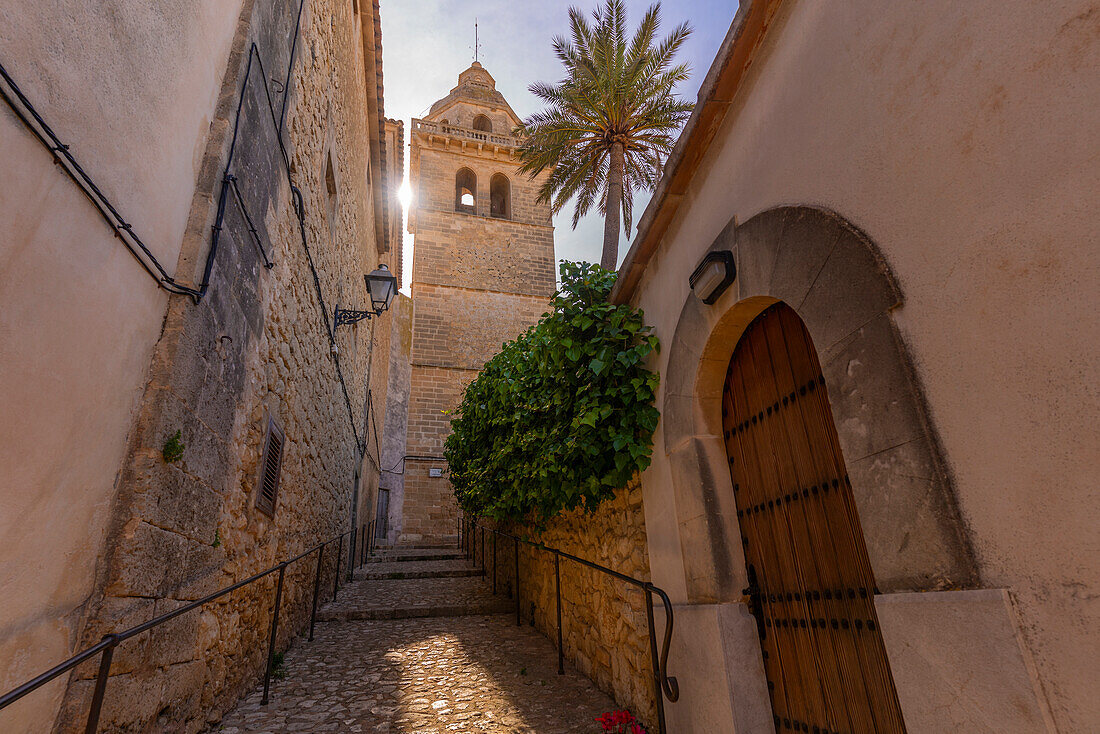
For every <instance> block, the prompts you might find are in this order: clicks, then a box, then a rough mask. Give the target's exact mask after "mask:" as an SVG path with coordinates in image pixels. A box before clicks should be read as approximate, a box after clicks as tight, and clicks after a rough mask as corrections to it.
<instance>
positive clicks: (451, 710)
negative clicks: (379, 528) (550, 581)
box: [210, 546, 617, 734]
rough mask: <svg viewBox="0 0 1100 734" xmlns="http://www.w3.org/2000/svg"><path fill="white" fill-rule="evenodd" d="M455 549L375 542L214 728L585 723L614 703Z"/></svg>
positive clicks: (481, 727) (359, 729)
mask: <svg viewBox="0 0 1100 734" xmlns="http://www.w3.org/2000/svg"><path fill="white" fill-rule="evenodd" d="M514 609H515V607H514V602H513V601H512V600H511V599H509V598H508V597H507V596H505V595H503V594H501V595H499V596H493V594H492V592H491V590H490V588H489V584H488V583H486V580H485V578H484V572H483V571H482V570H481V569H479V568H475V567H474V566H473V565H472V564H470V563H468V562H467V561H466V559H465V556H464V555H463V554H462V553H461V552H460V551H459V550H457V549H455V548H453V547H452V548H438V547H437V548H423V547H421V548H411V547H404V546H402V547H398V548H379V549H376V551H375V552H374V554H373V555H372V558H371V559H370V560H369V561H368V562H367V563H364V564H363V565H362V566H361V567H359V568H358V569H356V571H355V573H354V577H353V580H352V581H351V582H350V583H347V584H345V585H342V586H341V587H340V591H339V593H338V594H337V598H336V600H335V601H332V602H329V603H328V604H325V605H324V606H323V607H322V608H321V609H319V610H318V614H317V622H318V624H317V636H316V640H315V641H313V642H306V641H304V640H298V641H296V642H295V644H293V645H292V647H291V649H290V650H289V651H288V652H287V653H286V656H285V661H284V662H283V664H282V665H281V667H280V668H279V674H278V675H276V676H275V677H274V679H273V680H272V681H271V701H270V703H269V704H267V705H266V706H265V705H263V704H262V703H261V702H260V701H261V696H262V686H257V688H255V689H254V690H253V691H252V692H251V693H249V694H247V695H246V696H245V697H244V698H243V699H242V700H241V701H240V703H239V704H238V705H237V707H236V708H235V709H234V710H232V711H230V712H228V713H227V714H226V716H225V717H224V719H223V720H222V721H221V722H220V723H218V724H216V725H214V726H213V727H212V728H211V729H210V731H212V732H221V734H257V733H259V732H264V734H301V733H303V732H316V733H318V734H320V733H321V732H331V733H332V734H368V733H370V732H378V733H379V734H381V733H383V732H388V733H389V734H453V733H455V732H466V733H468V734H589V732H596V731H598V730H599V725H598V724H597V723H596V717H597V716H599V715H600V714H602V713H604V712H606V711H612V710H614V709H615V708H617V706H616V704H615V703H614V702H613V701H612V700H611V699H610V698H608V697H607V696H606V695H605V694H603V693H601V692H600V691H599V690H598V689H597V688H596V687H595V686H594V685H593V684H592V682H591V681H589V680H588V679H587V678H585V677H583V676H581V675H579V674H578V673H577V672H576V671H575V670H574V669H573V667H572V666H571V665H569V664H568V663H567V664H566V674H565V675H558V673H557V653H556V651H555V649H554V647H553V645H551V644H550V641H549V640H547V639H546V638H545V637H543V636H542V635H541V634H539V633H538V632H537V631H536V630H535V629H534V628H533V627H530V626H528V625H527V624H526V623H525V624H523V625H522V626H517V625H516V621H515V616H514V615H512V614H506V613H505V612H512V611H513V610H514Z"/></svg>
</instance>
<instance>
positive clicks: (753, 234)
mask: <svg viewBox="0 0 1100 734" xmlns="http://www.w3.org/2000/svg"><path fill="white" fill-rule="evenodd" d="M709 249H710V250H728V251H731V252H732V253H733V255H734V261H735V263H736V268H737V277H736V280H735V281H734V283H733V285H732V286H731V287H730V288H729V289H728V290H727V291H726V292H725V293H724V294H722V296H721V297H720V298H719V299H718V300H717V301H715V302H714V303H713V304H710V305H708V304H704V303H703V302H702V301H701V300H700V299H699V298H697V297H696V296H694V295H693V294H692V293H691V292H690V291H685V292H684V300H683V302H682V307H681V311H680V314H679V316H678V318H677V321H676V326H675V327H674V330H673V334H672V336H671V338H667V337H666V338H664V339H663V344H664V346H665V347H666V348H667V351H666V352H665V355H667V357H666V361H665V362H664V363H663V365H662V366H661V381H662V385H661V394H660V396H659V397H658V400H659V404H660V407H661V423H660V425H659V427H658V433H657V436H656V440H657V447H655V448H656V449H657V451H659V452H661V455H660V456H659V457H655V460H654V466H653V467H652V468H651V470H650V472H649V479H648V481H649V482H650V484H649V487H650V488H651V489H647V491H648V492H649V493H648V494H647V495H646V532H647V535H648V539H649V544H650V557H651V565H652V567H653V569H654V583H658V584H660V583H662V582H663V583H664V585H665V588H666V589H670V593H671V594H672V596H673V601H674V603H675V604H677V605H678V606H677V625H678V626H677V630H678V631H677V632H675V633H674V634H675V636H676V640H677V643H676V644H677V645H678V647H677V652H678V654H679V655H683V656H687V657H688V658H689V659H692V660H694V661H695V664H696V665H697V667H698V669H699V670H700V671H704V670H705V671H707V673H706V674H705V675H704V674H702V673H700V675H701V676H702V677H700V678H697V679H694V680H691V681H690V685H685V684H684V683H683V682H682V684H681V700H682V702H683V704H682V707H680V708H674V709H670V712H671V713H670V715H671V716H673V717H674V718H677V717H679V718H677V725H678V726H681V727H687V728H688V730H691V729H692V728H694V729H696V730H702V729H704V728H705V726H711V725H712V724H713V725H714V726H718V727H719V728H720V730H730V731H738V732H740V731H763V730H767V729H769V728H771V727H772V726H774V721H773V718H772V717H773V712H772V710H771V707H770V706H769V703H768V702H769V694H768V689H767V682H768V678H769V675H770V671H767V670H765V669H764V666H763V665H762V664H761V660H760V657H761V656H760V655H759V653H756V650H759V649H760V644H759V636H758V629H759V628H758V625H757V619H758V616H754V615H753V614H751V609H750V607H749V605H748V604H746V601H747V600H746V599H745V595H744V592H743V590H744V589H745V588H746V587H748V586H749V577H748V568H749V559H747V558H746V553H745V550H744V548H743V546H742V541H741V525H740V519H739V518H738V516H737V513H738V510H739V509H740V508H738V506H737V503H736V501H735V498H734V491H733V480H732V477H731V474H730V465H729V457H728V455H727V449H726V445H725V436H724V430H725V429H724V427H723V416H722V402H723V395H724V392H725V388H726V381H727V372H728V369H729V366H730V362H731V359H732V357H733V353H734V350H735V348H736V347H737V345H738V344H739V343H740V342H741V338H742V336H743V335H744V334H745V332H746V329H748V327H749V325H750V324H752V323H753V321H754V320H755V319H756V318H757V317H758V316H760V314H761V313H762V312H764V311H766V310H767V309H769V308H770V307H772V306H774V305H775V304H777V303H783V304H786V306H787V307H789V309H790V310H791V311H792V312H793V313H795V314H797V317H798V318H799V319H800V320H801V323H802V324H803V326H804V328H805V331H806V333H808V334H809V339H810V340H811V341H812V344H813V347H814V349H815V351H816V354H817V357H818V360H819V364H820V374H821V375H822V376H823V377H824V380H825V384H826V385H827V386H828V393H829V396H830V400H829V401H828V411H827V412H828V413H829V414H830V415H831V418H832V423H833V425H834V426H835V432H836V434H835V435H836V439H835V441H836V444H837V446H839V450H840V452H841V454H842V455H843V457H844V462H845V466H846V474H847V475H848V477H849V478H850V481H851V500H852V503H853V505H854V507H855V508H858V517H859V520H860V526H861V529H862V534H863V540H864V545H865V546H866V557H867V561H868V564H869V567H870V569H871V571H872V573H873V578H874V585H873V586H872V587H871V588H874V589H875V591H876V592H881V593H876V594H874V600H873V602H874V605H875V611H876V613H877V614H879V615H883V614H884V612H883V608H882V606H881V603H882V601H883V599H885V598H892V599H895V600H896V601H895V602H893V603H892V606H891V609H892V610H893V611H891V612H890V613H891V614H893V617H892V620H893V621H891V622H890V624H888V621H889V620H887V619H886V618H885V617H883V619H882V622H883V624H882V634H883V639H884V641H885V643H886V650H887V653H888V655H889V661H890V670H891V673H892V675H893V677H894V680H895V682H896V690H897V698H898V699H899V700H900V704H901V710H902V711H903V712H904V713H905V716H906V721H907V722H909V717H910V715H911V714H912V713H913V712H917V716H918V718H917V719H915V720H914V721H916V723H913V722H909V728H910V729H912V730H914V731H917V730H923V729H922V727H921V726H919V724H922V723H923V722H922V720H921V719H920V711H921V701H922V700H923V698H922V697H923V696H924V695H925V693H926V691H927V688H926V687H925V686H924V685H923V684H920V685H915V684H914V682H913V674H912V671H914V670H917V669H919V663H918V662H914V659H913V658H914V656H913V655H911V654H910V653H909V652H907V651H909V650H912V649H915V648H913V647H912V646H911V645H910V641H909V640H902V639H901V637H903V636H904V635H898V634H896V632H897V631H898V630H899V629H901V630H902V631H903V632H905V631H907V629H908V628H905V627H904V625H905V624H908V623H909V622H911V621H912V620H914V619H915V617H914V616H913V615H912V614H909V610H911V607H903V605H904V604H909V603H912V601H911V600H912V597H913V596H917V597H924V598H926V599H927V598H930V597H931V596H932V595H927V594H917V595H912V594H908V595H907V594H906V592H929V591H938V590H942V589H973V588H975V587H976V586H978V583H979V582H978V577H977V568H976V564H975V562H974V558H973V554H972V551H971V549H970V546H969V542H968V538H967V532H966V528H965V526H964V524H963V523H962V521H961V519H960V517H959V513H958V510H957V509H956V505H955V499H954V494H953V491H952V487H951V480H950V473H949V471H948V470H947V466H946V463H945V462H944V460H943V458H942V456H941V454H940V451H939V445H938V441H937V438H936V435H935V432H934V431H933V430H932V427H931V421H930V419H929V416H928V413H927V410H926V407H925V404H924V400H923V397H922V395H921V393H920V389H919V383H918V381H917V379H916V376H915V371H914V369H913V367H912V365H911V363H910V359H909V356H908V353H907V349H906V345H905V343H904V341H903V339H902V338H901V335H900V334H899V332H898V329H897V327H896V325H895V323H894V311H895V309H897V308H898V307H899V306H900V305H901V304H902V293H901V289H900V287H899V285H898V283H897V281H896V280H895V279H894V277H893V275H892V274H891V272H890V270H889V268H888V266H887V264H886V262H885V260H884V259H883V258H882V256H881V254H880V253H879V252H878V250H877V248H876V247H875V245H874V243H873V242H871V240H870V239H869V238H868V237H867V236H866V235H865V234H864V233H863V232H861V231H860V230H859V229H858V228H856V227H855V226H853V225H852V224H850V223H849V222H847V221H845V220H844V219H843V218H842V217H839V216H838V215H836V214H834V213H832V212H828V211H824V210H821V209H816V208H811V207H781V208H777V209H772V210H767V211H764V212H761V213H760V214H757V215H755V216H753V217H752V218H750V219H749V220H747V221H745V222H736V221H731V222H730V223H729V224H728V225H727V227H726V228H725V229H724V230H723V231H722V232H721V233H720V234H719V236H718V237H717V238H716V239H715V240H714V242H713V243H712V244H711V246H710V248H709ZM696 257H698V258H701V257H702V254H701V253H700V254H697V255H696ZM773 403H774V401H773ZM758 412H759V411H758ZM758 420H759V418H758ZM844 588H845V589H847V588H849V587H844ZM855 588H857V589H858V588H859V587H855ZM791 593H792V595H793V593H794V589H791ZM799 593H802V592H799ZM858 593H859V592H858V590H857V594H858ZM785 594H786V590H784V595H785ZM868 594H869V595H871V592H870V589H869V590H868ZM937 596H938V595H937ZM945 603H951V600H950V599H946V601H945ZM927 608H928V607H925V609H927ZM968 613H969V612H968ZM974 614H975V615H978V614H980V613H979V612H974ZM907 615H908V616H907ZM790 616H793V615H788V617H787V618H788V619H789V618H790ZM806 619H807V624H808V620H809V616H808V615H807V616H806ZM831 619H832V618H829V620H830V621H829V625H830V628H831ZM840 619H841V618H840V617H837V620H838V625H839V624H840ZM868 619H874V617H868ZM973 619H975V620H976V619H979V617H977V616H975V617H974V618H973ZM681 620H682V625H683V626H682V627H681V626H680V625H681ZM899 620H902V621H901V622H900V625H901V626H899ZM851 623H852V621H851V619H849V624H851ZM977 623H978V622H975V624H977ZM799 624H800V629H801V623H799ZM968 624H969V622H968ZM876 627H878V625H877V624H876ZM865 628H866V627H865ZM912 629H913V630H914V632H913V635H912V636H911V637H912V641H913V642H914V643H915V642H916V640H917V639H923V638H922V637H921V636H922V635H925V636H926V635H927V634H928V633H927V631H926V630H924V628H920V629H918V628H917V627H913V628H912ZM701 630H709V631H708V632H705V633H704V632H701ZM891 635H893V637H891ZM907 645H909V647H906V646H907ZM898 654H902V655H904V656H907V657H906V662H905V664H904V665H903V668H902V669H901V673H900V674H899V669H898V667H897V661H896V660H895V658H896V657H897V655H898ZM718 671H721V673H724V675H725V679H726V680H728V684H729V688H728V690H726V691H720V690H719V689H718V688H717V687H715V686H713V685H711V683H710V681H713V680H715V675H716V673H717V672H718ZM954 674H955V673H954V672H952V673H951V675H954ZM899 675H901V676H907V678H906V679H904V680H903V678H902V677H899ZM960 675H961V674H960ZM689 678H690V674H689V673H685V674H684V680H685V681H687V680H688V679H689ZM773 682H774V681H773ZM697 689H698V692H697ZM933 718H934V717H933ZM781 722H782V719H781ZM807 723H809V722H807ZM819 726H820V725H819ZM800 728H801V727H800ZM780 730H781V731H783V730H787V729H786V728H785V727H783V726H782V723H781V726H780ZM789 730H790V731H793V730H794V728H793V721H792V726H791V728H790V729H789ZM841 730H847V731H853V730H854V731H861V729H859V728H858V727H857V728H855V729H852V728H850V727H847V726H842V727H841ZM867 730H870V731H873V730H874V728H873V727H872V728H870V729H867ZM887 730H889V729H887ZM809 731H813V724H810V729H809Z"/></svg>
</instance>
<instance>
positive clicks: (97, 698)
mask: <svg viewBox="0 0 1100 734" xmlns="http://www.w3.org/2000/svg"><path fill="white" fill-rule="evenodd" d="M368 530H369V531H370V532H371V534H372V535H373V530H374V522H371V523H370V524H369V525H366V526H363V538H364V539H366V538H367V532H368ZM355 534H356V529H355V528H353V529H351V530H347V531H345V532H343V533H340V534H339V535H337V536H334V537H332V538H329V539H328V540H326V541H324V542H323V543H318V544H317V545H315V546H313V547H311V548H309V549H308V550H305V551H303V552H302V553H299V554H298V555H296V556H294V557H293V558H289V559H287V560H285V561H282V562H281V563H278V564H276V565H274V566H272V567H271V568H268V569H266V570H264V571H260V572H259V573H256V574H253V575H252V576H249V577H248V578H246V579H244V580H243V581H238V582H237V583H235V584H233V585H232V586H227V587H225V588H224V589H219V590H218V591H215V592H213V593H212V594H208V595H207V596H204V597H203V598H201V599H198V600H197V601H193V602H190V603H188V604H185V605H183V606H182V607H179V608H178V609H173V610H172V611H170V612H166V613H165V614H162V615H160V616H159V617H154V618H153V619H150V620H149V621H147V622H143V623H141V624H139V625H137V626H136V627H130V628H129V629H126V630H123V631H122V632H112V633H110V634H107V635H104V636H103V639H102V640H100V641H99V642H97V643H96V644H94V645H92V646H91V647H89V648H87V649H85V650H81V651H80V652H78V653H76V654H75V655H73V656H72V657H70V658H69V659H67V660H65V661H63V662H61V663H58V664H57V665H55V666H54V667H52V668H50V669H49V670H47V671H45V672H43V673H41V674H39V675H37V676H35V677H34V678H32V679H30V680H29V681H27V682H26V683H23V684H22V685H20V686H18V687H16V688H13V689H12V690H10V691H8V692H7V693H5V694H4V695H3V696H0V710H3V709H4V708H6V707H8V706H10V705H11V704H13V703H15V702H16V701H18V700H19V699H21V698H23V697H24V696H26V695H27V694H29V693H31V692H32V691H34V690H36V689H38V688H40V687H42V686H44V685H45V684H47V683H49V682H50V681H52V680H54V679H55V678H57V677H58V676H60V675H62V674H64V673H67V672H68V671H70V670H72V669H73V668H75V667H76V666H77V665H80V664H81V663H83V662H85V661H86V660H89V659H91V658H93V657H95V656H96V655H97V654H98V655H100V661H99V672H98V674H97V675H96V685H95V692H94V694H93V696H92V703H91V707H90V708H89V710H88V720H87V723H86V724H85V727H84V731H85V734H95V732H96V730H97V729H98V727H99V715H100V713H101V711H102V709H103V699H104V697H105V695H106V690H107V679H108V677H109V675H110V672H111V660H112V658H113V656H114V650H115V648H116V647H118V646H119V645H120V644H121V643H123V642H125V641H126V640H128V639H130V638H131V637H136V636H137V635H140V634H142V633H143V632H148V631H149V630H151V629H153V628H154V627H157V626H159V625H162V624H164V623H165V622H167V621H169V620H171V619H174V618H175V617H178V616H180V615H181V614H186V613H187V612H189V611H191V610H192V609H197V608H198V607H201V606H203V605H204V604H208V603H210V602H212V601H214V600H215V599H218V598H219V597H222V596H225V595H226V594H229V593H231V592H233V591H236V590H237V589H240V588H241V587H244V586H248V585H249V584H251V583H254V582H256V581H259V580H260V579H262V578H265V577H267V576H270V575H271V574H273V573H275V572H278V574H279V576H278V581H277V582H276V587H275V601H274V605H273V609H272V615H271V631H270V633H269V638H268V650H267V668H266V669H265V671H264V694H263V698H262V699H261V700H260V703H261V704H263V705H266V704H267V703H268V700H269V695H268V694H269V692H270V687H271V669H272V666H273V665H274V660H275V643H276V637H277V636H278V632H279V609H280V607H281V605H282V596H283V578H284V576H285V575H286V569H287V566H289V565H291V564H292V563H295V562H296V561H300V560H301V559H303V558H305V557H306V556H308V555H310V554H312V553H314V552H316V553H317V572H316V575H315V577H314V582H313V604H312V608H311V611H310V617H309V641H310V642H312V641H313V630H314V626H315V625H316V621H317V599H318V596H319V594H320V586H321V563H322V561H323V560H324V553H325V547H326V546H328V545H329V544H330V543H339V545H338V546H337V551H336V574H335V579H334V583H333V591H332V598H333V599H335V598H336V593H337V592H338V591H339V588H340V561H341V559H342V558H343V546H344V538H345V537H346V536H348V535H351V536H352V540H351V541H350V542H349V543H348V568H349V579H350V577H351V569H352V568H353V566H355V565H356V561H357V560H358V561H359V563H358V565H362V564H363V563H365V562H366V560H367V559H368V558H369V556H370V553H371V551H372V550H373V543H371V542H370V541H369V540H368V541H367V542H364V543H362V545H361V553H360V556H359V558H358V559H357V558H356V557H355V545H354V539H355Z"/></svg>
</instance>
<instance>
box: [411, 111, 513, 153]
mask: <svg viewBox="0 0 1100 734" xmlns="http://www.w3.org/2000/svg"><path fill="white" fill-rule="evenodd" d="M412 130H413V132H414V133H422V134H425V135H444V136H447V137H451V138H460V139H463V140H472V141H475V142H478V143H488V144H490V145H499V146H503V147H506V148H518V147H519V145H520V143H521V142H522V140H521V139H520V138H517V137H514V136H512V135H499V134H497V133H487V132H483V131H481V130H473V129H471V128H468V127H458V126H456V125H444V124H443V123H440V122H432V121H430V120H418V119H415V118H414V119H413V121H412Z"/></svg>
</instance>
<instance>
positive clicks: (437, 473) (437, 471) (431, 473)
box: [428, 466, 443, 477]
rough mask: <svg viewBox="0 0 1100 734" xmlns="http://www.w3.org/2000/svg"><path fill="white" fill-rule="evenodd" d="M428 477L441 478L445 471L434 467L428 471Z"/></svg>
mask: <svg viewBox="0 0 1100 734" xmlns="http://www.w3.org/2000/svg"><path fill="white" fill-rule="evenodd" d="M428 476H429V477H441V476H443V470H442V469H440V468H439V467H436V466H433V467H431V468H430V469H428Z"/></svg>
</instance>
